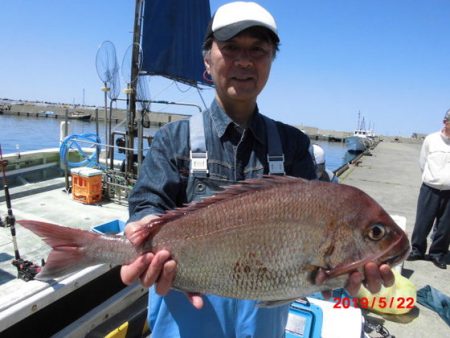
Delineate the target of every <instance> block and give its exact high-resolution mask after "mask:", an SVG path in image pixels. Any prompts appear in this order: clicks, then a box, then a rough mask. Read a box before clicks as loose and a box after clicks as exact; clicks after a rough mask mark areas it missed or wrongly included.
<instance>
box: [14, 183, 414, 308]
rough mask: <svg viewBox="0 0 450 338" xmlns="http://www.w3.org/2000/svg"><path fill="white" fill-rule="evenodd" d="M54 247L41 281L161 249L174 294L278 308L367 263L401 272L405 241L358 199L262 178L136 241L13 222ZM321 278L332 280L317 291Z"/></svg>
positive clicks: (169, 218) (181, 212)
mask: <svg viewBox="0 0 450 338" xmlns="http://www.w3.org/2000/svg"><path fill="white" fill-rule="evenodd" d="M19 223H20V224H22V225H23V226H24V227H26V228H28V229H30V230H32V231H33V232H35V233H36V234H38V235H39V236H41V237H42V238H43V239H44V240H45V241H46V242H47V243H48V244H49V245H50V246H52V247H53V250H52V251H51V253H50V255H49V258H48V260H47V264H46V265H45V266H44V268H43V270H42V271H41V272H40V273H39V275H38V276H37V277H38V278H40V279H49V278H55V277H58V276H62V275H64V274H67V273H69V272H72V271H74V270H78V269H81V268H83V267H86V266H89V265H94V264H99V263H113V264H126V263H128V262H131V261H133V259H134V258H135V257H137V255H139V254H140V253H142V252H146V251H152V252H157V251H158V250H161V249H167V250H169V251H170V252H171V254H172V257H173V259H174V260H175V261H176V262H177V272H176V278H175V281H174V284H173V287H175V288H177V289H180V290H184V291H190V292H198V293H203V294H217V295H222V296H227V297H234V298H241V299H255V300H260V301H263V302H276V301H282V300H289V299H294V298H296V297H299V296H303V295H308V294H310V293H312V292H316V291H320V290H325V289H333V288H338V287H342V286H344V283H345V280H346V278H347V276H346V275H347V274H348V273H349V272H351V271H354V270H358V269H361V268H362V266H363V265H364V264H365V263H366V262H368V261H375V262H378V263H382V262H383V263H388V264H392V265H394V264H397V263H399V262H401V261H402V260H403V259H405V257H406V255H407V253H408V251H409V241H408V239H407V236H406V234H405V233H404V232H403V231H402V230H401V229H400V228H399V227H398V226H397V225H396V224H395V222H394V221H393V220H392V218H391V217H390V216H389V215H388V214H387V213H386V212H385V211H384V210H383V209H382V208H381V206H380V205H379V204H378V203H376V202H375V201H374V200H373V199H372V198H370V197H369V196H368V195H367V194H365V193H364V192H362V191H361V190H359V189H357V188H354V187H351V186H347V185H343V184H331V183H324V182H319V181H306V180H303V179H299V178H293V177H274V176H266V177H264V178H261V179H252V180H247V181H243V182H241V183H240V184H237V185H233V186H230V187H228V188H226V189H225V190H224V191H223V192H220V193H218V194H217V195H215V196H212V197H209V198H206V199H204V200H202V201H200V202H197V203H193V204H190V205H188V206H186V207H184V208H180V209H176V210H173V211H169V212H167V213H166V214H164V215H161V217H159V218H158V219H155V220H153V221H151V222H150V223H149V224H147V225H146V226H143V227H142V228H140V229H139V230H138V231H137V232H136V233H134V234H133V235H132V238H133V243H142V244H141V245H138V246H133V245H132V244H131V242H130V241H128V240H127V239H125V238H123V237H120V236H106V235H100V234H94V233H92V232H89V231H83V230H78V229H72V228H66V227H61V226H57V225H53V224H48V223H43V222H37V221H19ZM320 270H323V271H324V272H325V273H326V274H327V276H328V277H329V278H328V279H327V280H326V281H325V282H324V283H323V284H322V285H316V284H315V283H314V281H315V276H316V275H317V273H318V272H319V271H320Z"/></svg>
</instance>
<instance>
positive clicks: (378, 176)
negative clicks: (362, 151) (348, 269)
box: [340, 142, 450, 338]
mask: <svg viewBox="0 0 450 338" xmlns="http://www.w3.org/2000/svg"><path fill="white" fill-rule="evenodd" d="M420 147H421V145H420V144H411V143H399V142H381V143H380V144H378V146H377V147H376V148H375V149H374V150H372V151H371V155H372V156H363V157H362V158H361V159H360V160H359V161H357V162H356V164H357V165H351V166H350V169H349V170H347V171H346V172H345V173H344V174H343V175H342V176H341V177H340V180H341V183H343V184H348V185H352V186H355V187H358V188H360V189H361V190H363V191H365V192H366V193H368V194H369V195H370V196H372V197H373V198H374V199H375V200H376V201H378V202H379V203H380V204H381V206H382V207H383V208H385V209H386V211H387V212H388V213H389V214H391V215H399V216H403V217H406V232H407V234H408V237H409V238H411V233H412V231H413V228H414V223H415V218H416V206H417V197H418V195H419V189H420V185H421V172H420V168H419V163H418V160H419V153H420ZM449 263H450V254H447V264H449ZM448 268H450V266H449V267H448ZM402 275H403V276H405V277H407V278H409V279H410V280H411V281H412V282H413V283H414V285H415V286H416V289H417V290H419V289H421V288H422V287H424V286H426V285H430V286H432V287H434V288H435V289H437V290H439V291H440V292H442V293H444V294H446V295H447V296H450V270H449V269H447V270H442V269H439V268H437V267H435V266H434V265H433V263H432V262H430V261H415V262H408V261H406V262H404V265H403V269H402ZM366 319H368V320H369V321H370V322H376V323H381V324H382V325H384V326H385V327H386V328H387V329H388V330H389V332H390V333H391V334H392V335H394V336H395V337H396V338H415V337H416V338H423V337H430V338H440V337H442V338H444V337H450V327H449V326H448V325H447V324H446V323H445V322H444V320H443V319H442V318H441V317H439V315H438V314H437V313H436V312H434V311H432V310H429V309H428V308H426V307H424V306H422V305H420V304H418V303H417V304H416V308H414V309H413V310H412V311H411V312H410V313H408V314H406V315H398V316H393V315H390V316H388V315H385V316H380V315H376V314H373V313H368V314H367V315H366ZM375 336H376V337H379V336H380V335H379V334H378V335H377V334H375V335H374V337H375Z"/></svg>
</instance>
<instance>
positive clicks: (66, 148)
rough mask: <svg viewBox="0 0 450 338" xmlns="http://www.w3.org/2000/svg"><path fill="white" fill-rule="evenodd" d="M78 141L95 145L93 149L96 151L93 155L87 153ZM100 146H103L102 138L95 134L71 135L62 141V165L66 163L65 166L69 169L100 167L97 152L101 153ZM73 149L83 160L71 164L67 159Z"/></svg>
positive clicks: (60, 153) (60, 149) (60, 151)
mask: <svg viewBox="0 0 450 338" xmlns="http://www.w3.org/2000/svg"><path fill="white" fill-rule="evenodd" d="M78 141H84V142H87V143H92V144H94V145H93V146H92V147H95V151H94V152H92V153H91V154H89V153H86V152H85V151H84V150H83V148H81V146H80V145H79V144H78ZM99 144H101V141H100V137H99V136H98V135H97V134H94V133H88V134H73V135H69V136H67V137H66V138H65V139H64V140H63V141H62V143H61V146H60V148H59V157H60V159H61V163H64V165H66V166H67V167H68V168H78V167H98V165H99V163H98V161H97V152H98V151H99ZM73 148H75V149H76V150H77V151H78V153H79V154H80V156H81V157H82V158H83V160H82V161H80V162H71V161H69V160H68V159H67V156H68V154H69V152H70V150H71V149H73Z"/></svg>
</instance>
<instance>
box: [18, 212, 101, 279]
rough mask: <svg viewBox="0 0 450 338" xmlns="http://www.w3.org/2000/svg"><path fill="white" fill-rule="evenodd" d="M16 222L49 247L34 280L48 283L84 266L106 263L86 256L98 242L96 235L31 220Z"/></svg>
mask: <svg viewBox="0 0 450 338" xmlns="http://www.w3.org/2000/svg"><path fill="white" fill-rule="evenodd" d="M18 223H19V224H20V225H22V226H23V227H25V228H27V229H28V230H31V231H32V232H34V233H35V234H36V235H38V236H40V237H41V238H42V239H43V240H44V241H45V242H46V243H47V244H48V245H49V246H51V247H52V251H51V252H50V254H49V256H48V258H47V261H46V263H45V265H44V266H43V268H42V269H41V271H40V272H39V274H37V275H36V277H35V278H36V279H39V280H49V279H53V278H56V277H60V276H64V275H66V274H68V273H71V272H74V271H78V270H81V269H83V268H86V267H88V266H92V265H96V264H100V263H107V261H105V259H102V257H101V255H95V254H94V255H92V254H91V255H90V254H89V253H90V252H92V250H88V248H89V247H90V246H94V245H95V244H96V243H97V245H98V242H99V241H101V240H102V237H103V236H102V235H100V234H95V233H93V232H90V231H86V230H81V229H74V228H69V227H64V226H60V225H56V224H51V223H46V222H39V221H33V220H21V221H18Z"/></svg>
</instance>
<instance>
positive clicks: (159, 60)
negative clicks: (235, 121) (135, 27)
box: [141, 0, 211, 85]
mask: <svg viewBox="0 0 450 338" xmlns="http://www.w3.org/2000/svg"><path fill="white" fill-rule="evenodd" d="M210 18H211V10H210V6H209V0H195V1H186V0H146V1H145V8H144V21H143V28H142V44H141V45H142V55H143V58H142V68H141V70H142V71H146V72H147V73H148V74H151V75H161V76H165V77H168V78H170V79H174V80H177V81H180V82H184V83H189V84H191V85H197V84H198V83H201V84H204V85H210V84H209V83H206V82H205V80H204V79H203V72H204V70H205V67H204V65H203V57H202V53H201V47H202V43H203V39H204V36H205V32H206V28H207V25H208V22H209V20H210Z"/></svg>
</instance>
